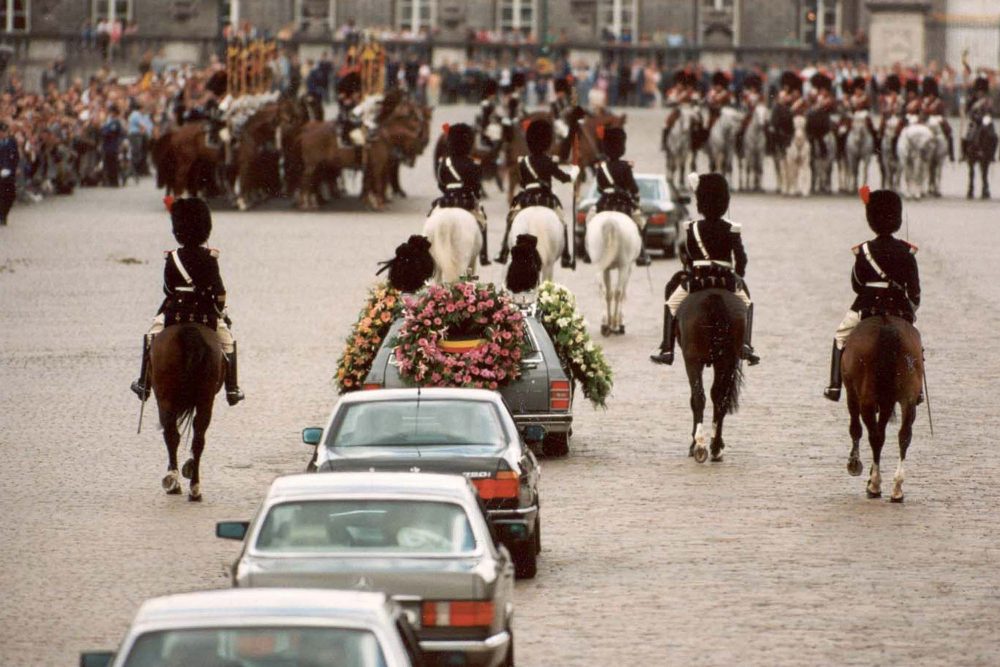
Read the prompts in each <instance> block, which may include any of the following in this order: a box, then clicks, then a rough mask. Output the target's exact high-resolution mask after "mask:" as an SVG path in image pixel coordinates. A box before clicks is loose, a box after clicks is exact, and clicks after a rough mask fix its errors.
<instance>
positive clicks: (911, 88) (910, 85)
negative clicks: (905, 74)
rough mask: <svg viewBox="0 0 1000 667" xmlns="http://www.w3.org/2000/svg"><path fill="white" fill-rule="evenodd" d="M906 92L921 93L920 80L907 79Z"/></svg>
mask: <svg viewBox="0 0 1000 667" xmlns="http://www.w3.org/2000/svg"><path fill="white" fill-rule="evenodd" d="M906 92H908V93H919V92H920V82H919V81H917V80H916V79H907V80H906Z"/></svg>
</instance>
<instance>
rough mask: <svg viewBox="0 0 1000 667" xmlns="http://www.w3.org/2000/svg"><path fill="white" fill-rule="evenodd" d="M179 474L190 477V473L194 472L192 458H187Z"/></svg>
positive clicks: (186, 477) (185, 477)
mask: <svg viewBox="0 0 1000 667" xmlns="http://www.w3.org/2000/svg"><path fill="white" fill-rule="evenodd" d="M181 474H182V475H184V479H191V475H193V474H194V459H188V460H187V461H185V462H184V465H182V466H181Z"/></svg>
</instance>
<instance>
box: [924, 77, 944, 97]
mask: <svg viewBox="0 0 1000 667" xmlns="http://www.w3.org/2000/svg"><path fill="white" fill-rule="evenodd" d="M921 88H923V91H924V95H934V96H935V97H938V96H939V95H940V94H941V93H939V92H938V84H937V79H935V78H934V77H932V76H925V77H924V80H923V82H922V83H921Z"/></svg>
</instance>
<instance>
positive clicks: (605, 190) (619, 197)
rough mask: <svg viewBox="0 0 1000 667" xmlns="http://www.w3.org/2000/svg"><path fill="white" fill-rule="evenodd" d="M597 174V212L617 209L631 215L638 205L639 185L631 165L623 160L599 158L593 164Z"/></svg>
mask: <svg viewBox="0 0 1000 667" xmlns="http://www.w3.org/2000/svg"><path fill="white" fill-rule="evenodd" d="M594 173H595V174H597V190H598V191H599V192H600V193H601V196H600V198H599V199H598V200H597V212H598V213H600V212H601V211H619V212H621V213H624V214H625V215H631V214H632V210H633V209H634V208H635V207H636V206H638V205H639V186H638V185H637V184H636V182H635V178H634V177H633V176H632V166H631V165H630V164H629V163H628V162H625V161H624V160H601V161H600V162H598V163H597V164H595V165H594Z"/></svg>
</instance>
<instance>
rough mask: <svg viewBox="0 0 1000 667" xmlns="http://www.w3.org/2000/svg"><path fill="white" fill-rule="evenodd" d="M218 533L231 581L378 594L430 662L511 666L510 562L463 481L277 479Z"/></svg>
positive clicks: (348, 476)
mask: <svg viewBox="0 0 1000 667" xmlns="http://www.w3.org/2000/svg"><path fill="white" fill-rule="evenodd" d="M216 535H218V536H220V537H226V538H231V539H243V540H244V544H243V551H242V552H241V553H240V556H239V558H238V559H237V560H236V562H235V563H234V564H233V570H232V572H233V585H234V586H237V587H240V588H244V587H246V588H251V587H252V588H261V587H285V586H288V587H302V586H306V587H317V588H318V587H327V588H342V589H358V590H373V591H381V592H383V593H385V594H387V595H389V596H391V597H392V598H393V599H394V600H395V601H396V602H397V603H399V604H400V605H402V607H403V609H404V610H405V612H406V613H407V615H408V618H409V622H410V624H411V625H412V626H413V627H414V629H415V631H416V635H417V637H418V638H419V641H420V648H421V650H422V651H423V652H424V654H425V655H426V656H427V658H428V660H429V661H430V662H432V663H434V664H444V665H469V666H470V667H495V666H497V665H500V664H507V665H509V664H513V651H514V643H513V634H512V628H511V621H512V619H513V613H514V602H513V595H514V568H513V564H512V563H511V559H510V554H509V553H508V551H507V549H506V548H504V547H502V546H497V544H496V543H495V542H494V539H493V535H492V533H491V531H490V528H489V526H488V525H487V523H486V519H485V517H484V516H483V512H482V509H481V507H480V505H479V500H478V498H477V496H476V492H475V489H473V488H472V485H471V484H470V483H469V481H468V480H466V479H465V478H463V477H460V476H458V475H435V474H423V473H421V474H413V473H342V474H336V475H324V474H312V475H309V474H305V475H289V476H286V477H279V478H278V479H276V480H275V481H274V483H273V484H272V485H271V488H270V490H269V491H268V493H267V496H266V497H265V498H264V501H263V503H262V504H261V506H260V510H259V511H258V512H257V515H256V517H255V518H254V520H253V521H252V522H242V521H237V522H233V521H224V522H220V523H219V524H217V526H216ZM323 664H330V665H336V664H340V663H338V662H336V661H328V662H325V663H323Z"/></svg>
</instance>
